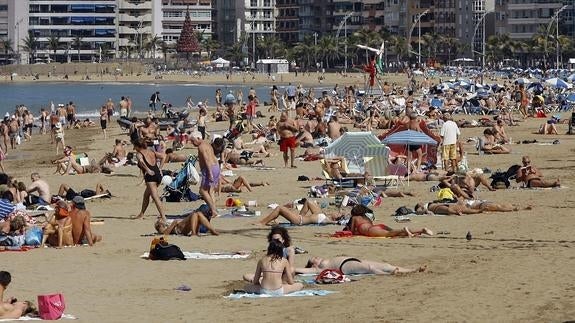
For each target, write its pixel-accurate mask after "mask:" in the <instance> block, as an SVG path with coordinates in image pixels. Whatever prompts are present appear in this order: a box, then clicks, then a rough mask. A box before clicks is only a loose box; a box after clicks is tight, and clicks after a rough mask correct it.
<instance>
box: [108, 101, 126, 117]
mask: <svg viewBox="0 0 575 323" xmlns="http://www.w3.org/2000/svg"><path fill="white" fill-rule="evenodd" d="M123 98H124V97H122V99H123ZM115 108H116V105H115V104H114V101H112V98H108V101H107V102H106V115H107V116H108V122H110V116H111V115H113V114H114V109H115ZM110 112H112V114H110Z"/></svg>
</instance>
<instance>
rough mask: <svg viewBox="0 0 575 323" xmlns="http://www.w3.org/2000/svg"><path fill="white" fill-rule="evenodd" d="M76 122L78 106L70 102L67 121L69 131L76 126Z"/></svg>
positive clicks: (67, 109) (67, 108)
mask: <svg viewBox="0 0 575 323" xmlns="http://www.w3.org/2000/svg"><path fill="white" fill-rule="evenodd" d="M74 120H76V106H75V105H74V102H72V101H70V103H68V105H67V106H66V121H67V128H68V129H70V128H71V127H72V126H73V125H74Z"/></svg>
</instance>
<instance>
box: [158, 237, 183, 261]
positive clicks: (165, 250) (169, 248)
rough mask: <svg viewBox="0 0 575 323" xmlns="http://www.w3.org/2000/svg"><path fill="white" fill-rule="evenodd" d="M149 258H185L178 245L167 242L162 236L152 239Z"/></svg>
mask: <svg viewBox="0 0 575 323" xmlns="http://www.w3.org/2000/svg"><path fill="white" fill-rule="evenodd" d="M149 258H150V260H175V259H177V260H186V257H185V256H184V253H183V252H182V250H181V249H180V247H178V246H176V245H174V244H169V243H168V241H167V240H166V239H165V238H164V237H160V238H154V239H153V240H152V243H151V245H150V256H149Z"/></svg>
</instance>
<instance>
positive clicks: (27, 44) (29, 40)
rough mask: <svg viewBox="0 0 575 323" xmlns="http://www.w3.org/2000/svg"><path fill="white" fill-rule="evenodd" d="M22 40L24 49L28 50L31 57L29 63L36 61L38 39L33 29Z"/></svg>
mask: <svg viewBox="0 0 575 323" xmlns="http://www.w3.org/2000/svg"><path fill="white" fill-rule="evenodd" d="M22 42H23V43H24V44H23V45H22V50H23V51H25V52H27V53H28V54H30V58H29V61H28V63H33V62H35V61H36V51H37V50H38V40H37V39H36V37H35V36H34V33H32V31H28V35H26V37H24V39H23V40H22Z"/></svg>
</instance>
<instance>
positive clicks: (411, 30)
mask: <svg viewBox="0 0 575 323" xmlns="http://www.w3.org/2000/svg"><path fill="white" fill-rule="evenodd" d="M428 13H429V9H425V11H424V12H422V13H420V14H419V15H417V18H415V21H414V22H413V25H411V29H410V30H409V40H408V42H407V49H408V51H407V52H408V54H411V34H412V33H413V29H414V28H415V24H417V25H418V27H419V28H418V29H419V30H418V38H417V42H418V44H419V46H418V51H417V57H418V60H417V61H418V63H419V65H421V18H422V17H423V16H425V15H427V14H428Z"/></svg>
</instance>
